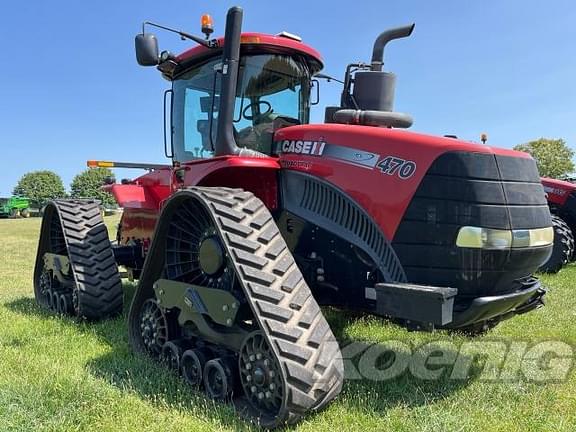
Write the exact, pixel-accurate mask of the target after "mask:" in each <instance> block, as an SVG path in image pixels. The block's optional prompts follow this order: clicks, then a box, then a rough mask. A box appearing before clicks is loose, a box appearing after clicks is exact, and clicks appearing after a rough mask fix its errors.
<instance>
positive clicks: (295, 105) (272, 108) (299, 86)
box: [172, 54, 310, 162]
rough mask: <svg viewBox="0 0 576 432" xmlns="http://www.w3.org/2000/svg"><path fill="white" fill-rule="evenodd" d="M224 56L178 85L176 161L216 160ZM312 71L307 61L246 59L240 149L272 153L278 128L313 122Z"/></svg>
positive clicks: (239, 95)
mask: <svg viewBox="0 0 576 432" xmlns="http://www.w3.org/2000/svg"><path fill="white" fill-rule="evenodd" d="M220 62H221V61H220V58H218V59H213V60H211V61H209V62H207V63H204V64H203V65H200V66H198V67H196V68H194V69H192V70H190V71H188V72H186V73H185V74H184V75H183V76H182V77H180V78H179V79H177V80H175V81H174V85H173V91H174V95H173V96H174V98H173V109H172V123H173V128H174V129H173V133H174V135H173V138H174V141H173V143H174V159H175V160H177V161H180V162H183V161H187V160H191V159H196V158H207V157H212V156H213V154H214V143H215V141H216V130H217V125H218V105H219V95H220V73H217V72H216V71H217V70H218V69H219V68H220ZM309 83H310V71H309V69H308V66H307V62H306V61H305V59H302V58H299V57H297V56H296V57H295V56H287V55H278V54H262V55H252V56H244V57H242V58H241V62H240V70H239V76H238V85H237V89H236V101H235V112H234V124H233V126H234V136H235V138H236V144H237V145H238V146H239V147H246V148H250V149H252V150H256V151H259V152H261V153H265V154H271V153H272V142H273V134H274V130H276V129H278V128H280V127H283V126H286V125H293V124H304V123H308V120H309V114H310V104H309V95H310V88H309Z"/></svg>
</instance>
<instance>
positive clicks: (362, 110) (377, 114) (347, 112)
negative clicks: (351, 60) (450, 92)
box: [325, 23, 415, 128]
mask: <svg viewBox="0 0 576 432" xmlns="http://www.w3.org/2000/svg"><path fill="white" fill-rule="evenodd" d="M414 26H415V24H414V23H412V24H410V25H407V26H403V27H396V28H393V29H390V30H386V31H385V32H382V33H380V35H379V36H378V37H377V38H376V41H375V42H374V47H373V49H372V61H371V63H370V65H369V66H368V65H366V64H363V63H357V64H350V65H348V67H347V68H346V75H345V77H344V90H343V91H342V98H341V102H340V107H327V108H326V117H325V118H326V122H327V123H332V122H336V123H347V124H360V125H365V126H382V127H395V128H409V127H410V126H412V117H410V116H409V115H408V114H403V113H397V112H394V93H395V91H396V75H394V74H393V73H391V72H384V71H382V67H383V65H384V48H385V47H386V45H387V44H388V43H389V42H390V41H393V40H394V39H400V38H405V37H408V36H410V35H411V34H412V31H413V30H414ZM354 71H355V72H354ZM351 88H352V89H351Z"/></svg>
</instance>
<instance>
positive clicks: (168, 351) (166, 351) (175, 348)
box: [161, 341, 184, 373]
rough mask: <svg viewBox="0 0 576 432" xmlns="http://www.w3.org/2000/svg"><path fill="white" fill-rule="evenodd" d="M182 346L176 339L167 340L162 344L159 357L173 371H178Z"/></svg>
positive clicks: (182, 350)
mask: <svg viewBox="0 0 576 432" xmlns="http://www.w3.org/2000/svg"><path fill="white" fill-rule="evenodd" d="M183 352H184V348H183V347H182V344H181V343H179V342H176V341H168V342H166V343H165V344H164V345H162V353H161V359H162V361H163V362H164V363H165V364H166V366H168V368H170V369H172V370H173V371H175V372H177V373H180V368H181V358H182V353H183Z"/></svg>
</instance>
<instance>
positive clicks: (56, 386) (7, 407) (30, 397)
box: [0, 218, 576, 432]
mask: <svg viewBox="0 0 576 432" xmlns="http://www.w3.org/2000/svg"><path fill="white" fill-rule="evenodd" d="M106 221H107V223H108V225H109V227H113V226H114V224H115V223H116V222H117V220H116V219H115V218H106ZM39 226H40V220H39V219H26V220H0V432H7V431H91V430H98V431H161V430H163V431H176V430H179V431H202V430H206V431H208V430H226V431H227V430H239V429H240V430H244V429H251V428H250V426H248V425H247V424H245V423H244V422H242V421H241V420H238V419H237V418H236V416H235V414H234V410H233V408H232V407H230V406H226V405H221V404H217V403H213V402H211V401H209V400H207V399H206V398H204V397H203V396H202V395H201V394H199V393H195V392H194V391H192V390H190V389H188V388H187V387H186V386H185V385H184V384H183V383H182V382H181V381H180V380H179V379H178V378H177V377H175V376H173V375H172V374H170V373H168V372H165V371H164V370H163V369H162V368H161V367H159V366H157V365H156V364H155V363H153V362H152V361H150V360H148V359H146V358H144V357H141V356H136V355H134V354H132V352H131V351H130V348H129V346H128V341H127V330H126V323H125V315H124V316H122V317H120V318H118V319H115V320H112V321H106V322H103V323H99V324H85V323H80V324H78V323H73V322H71V321H70V320H68V319H63V318H59V317H55V316H51V315H49V314H48V313H45V312H43V311H41V310H40V309H39V308H38V307H37V306H36V304H35V302H34V300H33V291H32V270H33V263H34V259H35V253H36V246H37V238H38V231H39ZM543 280H544V282H545V284H546V286H547V287H549V288H550V292H549V294H548V296H547V300H548V302H547V306H546V307H545V308H543V309H540V310H538V311H536V312H533V313H530V314H527V315H524V316H521V317H517V318H515V319H513V320H510V321H507V322H505V323H503V324H501V325H500V326H499V327H497V328H496V329H495V330H493V331H491V332H490V333H488V334H487V335H485V336H483V337H481V338H479V339H478V340H479V341H480V342H490V341H507V342H512V341H515V342H519V343H520V342H526V343H528V345H530V346H531V345H532V344H534V343H536V342H539V341H561V342H563V343H567V344H569V345H570V346H572V347H576V295H574V292H575V290H576V286H575V285H576V266H572V267H571V268H568V269H566V270H564V271H563V272H561V273H560V274H559V275H556V276H546V277H543ZM133 290H134V287H133V286H131V285H130V284H126V285H125V292H126V299H125V300H126V303H129V301H130V296H131V294H132V292H133ZM328 316H329V320H330V323H331V325H332V327H333V328H334V329H335V333H336V334H337V335H338V338H339V340H340V341H341V343H342V344H344V343H345V341H365V342H375V343H380V344H383V343H385V342H386V341H389V340H394V341H400V342H403V343H404V344H408V345H410V346H412V347H418V346H421V345H422V344H425V343H428V342H431V341H442V342H444V343H451V344H453V346H456V347H459V346H461V345H462V344H466V343H469V342H470V341H471V339H469V338H466V337H464V336H457V335H453V334H449V333H446V332H434V333H413V332H408V331H406V330H404V329H402V328H400V327H397V326H395V325H393V324H391V323H389V322H386V321H383V320H380V319H375V318H362V319H355V318H353V317H352V316H347V315H342V314H336V313H335V312H333V311H328ZM483 346H485V347H486V348H485V349H486V350H487V354H489V352H488V351H489V349H490V348H489V346H490V345H489V344H488V343H486V344H484V345H483ZM482 365H483V360H482V356H480V357H478V358H475V360H474V362H473V367H472V368H471V371H472V373H471V374H470V376H468V377H467V378H465V379H450V374H449V373H445V374H443V375H442V377H441V378H440V379H439V380H426V379H420V378H416V377H414V376H412V375H410V374H403V375H401V376H399V377H397V378H395V379H393V380H388V381H382V382H376V383H375V382H371V381H367V380H360V381H358V380H355V381H347V382H346V384H345V387H344V390H343V393H342V394H341V396H340V397H339V398H338V399H337V401H335V402H334V403H333V404H332V405H331V406H330V407H329V408H328V409H326V410H325V411H323V412H322V413H319V414H315V415H311V416H309V417H308V418H307V419H305V421H303V422H302V423H301V424H300V425H299V426H298V427H297V428H296V429H297V430H300V431H316V430H318V431H325V430H333V431H336V430H358V431H366V430H381V431H410V432H413V431H574V430H576V378H575V376H574V373H573V371H570V372H569V374H568V377H567V379H566V380H563V381H562V382H545V383H542V382H537V381H536V382H534V381H530V380H528V379H526V378H525V377H524V378H516V379H510V380H507V381H506V382H501V381H498V380H496V381H494V380H487V379H485V376H484V375H482V373H481V371H482Z"/></svg>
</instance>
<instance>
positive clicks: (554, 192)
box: [544, 186, 568, 196]
mask: <svg viewBox="0 0 576 432" xmlns="http://www.w3.org/2000/svg"><path fill="white" fill-rule="evenodd" d="M544 192H546V193H549V194H552V195H558V196H564V195H566V194H567V193H568V191H567V190H564V189H559V188H555V187H551V186H544Z"/></svg>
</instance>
